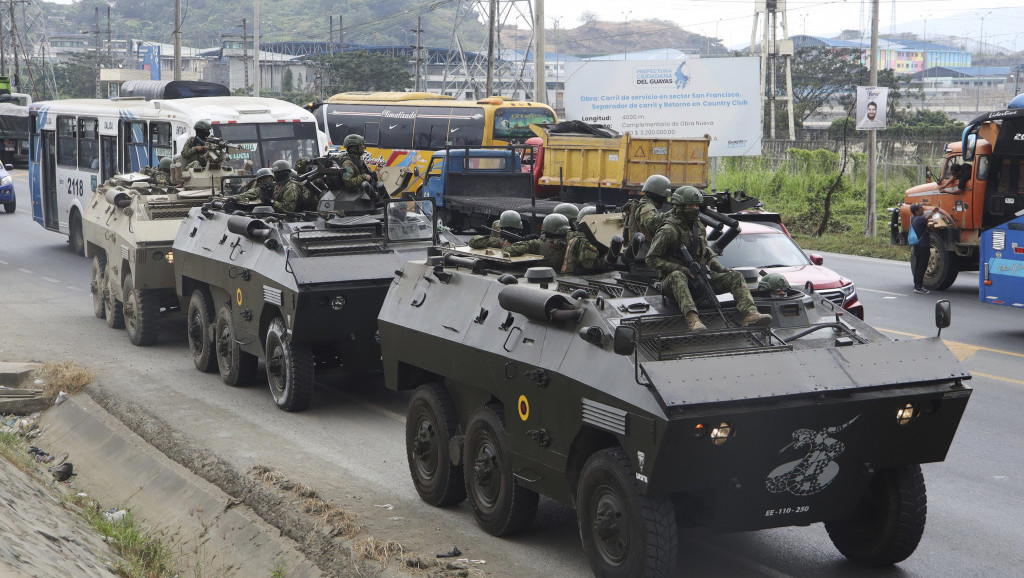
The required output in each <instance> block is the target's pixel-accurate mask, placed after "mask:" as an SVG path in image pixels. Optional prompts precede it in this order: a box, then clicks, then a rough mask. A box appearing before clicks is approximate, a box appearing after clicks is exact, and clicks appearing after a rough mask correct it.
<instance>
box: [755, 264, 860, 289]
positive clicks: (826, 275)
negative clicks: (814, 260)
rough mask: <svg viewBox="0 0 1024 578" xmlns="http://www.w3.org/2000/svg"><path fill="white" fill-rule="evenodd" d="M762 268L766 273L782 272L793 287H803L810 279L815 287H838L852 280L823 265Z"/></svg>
mask: <svg viewBox="0 0 1024 578" xmlns="http://www.w3.org/2000/svg"><path fill="white" fill-rule="evenodd" d="M762 270H763V271H764V272H765V273H781V274H782V275H783V276H784V277H785V278H786V280H788V281H789V284H790V286H792V287H803V286H804V285H806V284H807V282H808V281H810V282H811V283H812V284H814V288H815V289H837V288H839V287H842V286H843V285H846V284H848V283H849V282H850V281H849V279H847V278H845V277H843V276H842V275H840V274H839V273H836V272H835V271H833V270H832V269H829V268H828V267H824V266H822V265H800V266H798V267H762Z"/></svg>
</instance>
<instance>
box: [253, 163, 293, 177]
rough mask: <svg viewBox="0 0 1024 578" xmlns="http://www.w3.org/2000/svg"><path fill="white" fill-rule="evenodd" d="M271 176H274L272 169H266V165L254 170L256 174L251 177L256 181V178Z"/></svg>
mask: <svg viewBox="0 0 1024 578" xmlns="http://www.w3.org/2000/svg"><path fill="white" fill-rule="evenodd" d="M285 162H288V161H285ZM273 176H274V171H272V170H270V169H268V168H267V167H263V168H262V169H260V170H258V171H256V176H254V177H253V179H255V180H257V181H258V180H260V179H262V178H263V177H273Z"/></svg>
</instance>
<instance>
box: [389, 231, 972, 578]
mask: <svg viewBox="0 0 1024 578" xmlns="http://www.w3.org/2000/svg"><path fill="white" fill-rule="evenodd" d="M479 253H482V252H479ZM492 253H493V254H492V255H487V254H468V253H466V252H464V251H452V250H448V249H443V250H439V251H435V254H433V255H431V256H430V257H429V258H427V259H425V260H420V261H416V262H411V263H408V264H406V265H405V266H404V267H402V268H401V269H400V270H399V271H397V272H396V275H395V278H394V281H393V284H392V285H391V289H390V291H389V293H388V296H387V299H386V300H385V301H384V305H383V307H382V309H381V313H380V318H379V329H380V341H381V350H382V354H383V362H384V374H385V380H386V384H387V386H388V387H389V388H391V389H395V390H415V393H414V395H413V397H412V399H411V401H410V404H409V410H408V414H407V417H406V442H407V444H406V445H407V457H408V462H409V470H410V472H411V475H412V480H413V483H414V485H415V487H416V490H417V492H418V493H419V495H420V497H421V498H422V499H423V500H424V501H426V502H428V503H430V504H432V505H436V506H451V505H455V504H458V503H460V502H462V501H463V500H465V499H467V498H468V499H469V502H470V504H471V506H472V510H473V513H474V516H475V518H476V520H477V523H478V524H479V525H480V526H481V527H482V528H483V529H484V530H485V531H487V532H488V533H490V534H494V535H497V536H504V535H510V534H513V533H516V532H521V531H523V530H525V529H527V528H528V527H529V525H530V524H531V521H532V520H533V518H534V514H535V513H536V510H537V503H538V497H539V496H540V495H544V496H547V497H549V498H552V499H555V500H557V501H559V502H562V503H564V504H567V505H569V506H572V507H575V508H576V511H577V517H578V522H579V528H580V535H581V538H582V543H583V550H584V553H585V554H586V556H587V559H588V561H589V563H590V565H591V568H592V570H593V572H594V575H596V576H601V577H606V576H674V575H677V574H675V573H674V572H675V570H673V566H674V565H675V563H676V559H677V539H678V538H677V530H678V528H679V527H680V526H682V525H698V526H703V527H707V528H712V529H716V530H756V529H764V528H772V527H779V526H798V525H808V524H812V523H815V522H824V523H825V529H826V530H827V532H828V535H829V537H830V538H831V540H832V542H833V543H834V544H835V546H836V547H837V548H838V550H839V551H840V552H841V553H842V554H843V555H845V556H846V557H847V558H849V559H850V560H853V561H855V562H859V563H864V564H870V565H878V564H893V563H896V562H900V561H902V560H904V559H905V558H907V557H908V556H910V555H911V554H912V553H913V552H914V550H915V548H916V547H917V544H918V541H919V540H920V538H921V535H922V532H923V530H924V524H925V511H926V492H925V485H924V478H923V477H922V474H921V467H920V465H919V464H922V463H926V462H937V461H942V460H943V459H945V456H946V452H947V450H948V449H949V446H950V443H951V442H952V439H953V436H954V434H955V432H956V429H957V427H958V425H959V422H960V419H961V416H962V414H963V412H964V409H965V407H966V405H967V401H968V398H969V397H970V395H971V389H970V388H969V387H967V386H966V385H965V381H967V380H968V379H970V375H969V374H968V373H967V371H965V369H964V368H963V367H962V366H961V365H960V364H959V362H958V361H957V360H956V358H955V357H954V356H953V355H952V354H951V353H950V352H949V350H948V349H947V348H946V347H945V346H944V345H943V343H942V342H941V341H940V340H939V339H938V338H937V337H936V338H931V339H919V340H912V341H893V340H891V339H889V338H888V337H886V336H884V335H882V334H881V333H879V332H878V331H876V330H874V329H872V328H871V327H870V326H869V325H867V324H865V323H864V322H863V321H861V320H859V319H857V318H856V317H854V316H853V315H849V314H844V312H843V310H842V309H841V308H840V307H839V306H838V305H835V304H833V303H832V302H831V301H829V300H827V299H824V298H822V297H821V296H820V295H817V294H814V293H813V292H810V293H805V292H801V291H797V290H793V289H785V290H781V291H778V290H777V291H774V292H770V291H767V290H766V291H763V292H762V291H758V290H756V289H755V290H754V292H753V294H754V297H755V301H756V304H757V306H758V309H759V310H760V311H761V312H763V313H764V312H771V314H772V315H773V321H772V324H771V326H767V327H741V326H740V325H741V323H740V320H741V316H740V315H739V313H738V311H737V310H736V309H735V308H733V307H730V306H729V305H728V303H726V304H725V306H723V307H721V308H720V309H709V310H702V311H701V312H700V316H701V318H702V321H703V322H704V324H705V325H707V327H708V329H707V330H706V331H702V332H690V331H689V330H688V329H687V325H686V323H685V320H684V318H683V317H682V316H681V315H680V312H679V310H678V308H677V307H676V305H675V303H674V301H672V300H671V299H670V298H668V297H665V296H663V295H662V294H661V290H660V286H659V284H658V282H657V280H656V279H654V278H651V277H646V276H645V275H642V274H636V273H635V272H627V271H617V270H615V271H611V272H608V273H604V274H600V275H595V276H584V277H571V276H556V274H555V272H554V271H553V270H552V269H550V268H529V267H528V266H529V262H528V259H526V260H525V261H526V262H525V263H523V262H520V263H515V262H511V261H510V260H508V259H506V258H503V257H502V256H501V255H500V253H499V252H497V251H492ZM520 259H521V260H522V258H520ZM755 277H756V274H755ZM748 281H750V279H748ZM755 287H756V285H755ZM949 314H950V313H949V304H948V302H940V303H939V304H937V306H936V323H937V325H938V326H939V327H940V332H941V328H942V327H945V326H948V323H949Z"/></svg>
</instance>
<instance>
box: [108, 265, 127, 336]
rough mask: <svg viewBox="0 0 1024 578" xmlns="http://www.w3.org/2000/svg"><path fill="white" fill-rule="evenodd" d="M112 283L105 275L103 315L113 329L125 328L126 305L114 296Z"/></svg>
mask: <svg viewBox="0 0 1024 578" xmlns="http://www.w3.org/2000/svg"><path fill="white" fill-rule="evenodd" d="M112 283H113V282H112V280H111V279H110V278H109V277H104V282H103V308H104V311H103V316H104V318H105V319H106V320H107V326H108V327H110V328H111V329H124V306H123V305H122V304H121V302H120V301H118V300H117V297H115V296H114V291H113V289H111V287H110V286H111V284H112Z"/></svg>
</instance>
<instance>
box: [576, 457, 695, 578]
mask: <svg viewBox="0 0 1024 578" xmlns="http://www.w3.org/2000/svg"><path fill="white" fill-rule="evenodd" d="M576 515H577V517H578V519H579V529H580V538H581V539H582V541H583V552H584V553H585V554H586V556H587V561H588V562H589V563H590V568H591V570H593V572H594V576H598V577H601V578H610V577H616V578H619V577H621V578H626V577H631V576H644V577H648V578H653V577H660V576H670V575H671V572H672V570H673V568H675V565H676V559H677V558H678V555H679V544H678V527H677V525H676V515H675V510H674V509H673V507H672V501H671V500H670V499H668V498H664V497H656V496H649V495H647V496H645V495H642V494H641V493H640V489H639V487H638V482H637V480H636V477H635V475H634V473H633V468H632V466H631V464H630V462H629V458H627V457H626V453H625V452H624V451H623V450H622V448H619V447H614V448H608V449H604V450H601V451H599V452H597V453H595V454H593V455H592V456H590V458H589V459H587V462H586V464H584V466H583V470H582V471H581V472H580V481H579V486H578V488H577V494H576Z"/></svg>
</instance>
